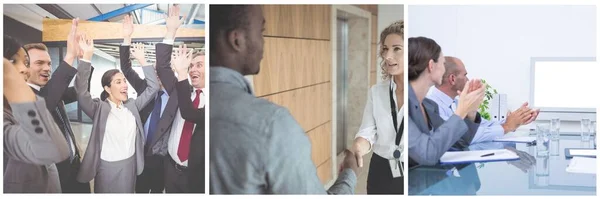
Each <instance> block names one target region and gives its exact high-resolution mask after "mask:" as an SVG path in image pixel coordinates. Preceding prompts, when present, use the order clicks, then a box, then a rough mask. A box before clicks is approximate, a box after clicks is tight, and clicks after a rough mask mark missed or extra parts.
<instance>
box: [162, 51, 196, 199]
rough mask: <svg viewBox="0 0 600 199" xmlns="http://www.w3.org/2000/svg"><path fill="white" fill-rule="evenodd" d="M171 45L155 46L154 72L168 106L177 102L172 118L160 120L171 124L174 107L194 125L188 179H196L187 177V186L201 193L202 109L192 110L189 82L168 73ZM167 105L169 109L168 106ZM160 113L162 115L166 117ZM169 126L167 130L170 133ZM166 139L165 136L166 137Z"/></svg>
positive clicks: (170, 71)
mask: <svg viewBox="0 0 600 199" xmlns="http://www.w3.org/2000/svg"><path fill="white" fill-rule="evenodd" d="M172 51H173V46H172V45H168V44H162V43H159V44H156V72H157V74H158V78H159V79H160V81H161V82H162V84H163V86H164V87H165V90H167V92H168V93H169V96H170V97H169V103H170V102H171V100H172V99H175V100H177V101H176V103H175V104H176V105H177V107H176V108H175V109H173V110H170V111H173V112H170V113H169V114H171V115H170V116H171V117H162V118H160V119H161V122H162V120H165V121H164V122H168V123H169V124H172V123H173V120H174V119H175V117H174V116H175V114H177V108H179V110H180V111H181V112H180V113H181V116H182V118H184V119H186V120H189V121H192V122H194V123H196V128H195V129H194V134H193V135H192V140H191V143H190V157H189V162H188V168H189V172H190V176H196V177H191V178H189V184H190V187H191V191H192V192H193V193H204V192H205V190H204V178H205V176H204V175H205V174H204V163H205V161H204V157H205V156H204V108H201V109H198V108H193V104H192V100H190V98H191V92H192V88H191V87H190V85H189V83H188V81H181V82H178V81H177V78H176V77H175V73H174V72H173V70H171V52H172ZM167 106H169V105H168V104H167ZM166 111H167V109H166V108H165V112H163V116H164V115H165V113H166ZM170 127H171V126H169V128H168V130H169V132H170V130H171V128H170ZM167 140H168V137H167Z"/></svg>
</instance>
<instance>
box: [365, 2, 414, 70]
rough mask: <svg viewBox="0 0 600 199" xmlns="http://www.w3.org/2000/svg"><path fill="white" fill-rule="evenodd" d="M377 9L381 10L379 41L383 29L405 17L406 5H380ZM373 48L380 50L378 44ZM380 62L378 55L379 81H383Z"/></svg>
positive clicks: (378, 21)
mask: <svg viewBox="0 0 600 199" xmlns="http://www.w3.org/2000/svg"><path fill="white" fill-rule="evenodd" d="M377 9H378V12H379V13H377V42H379V40H380V39H381V38H380V34H381V31H383V29H385V28H387V27H388V26H389V25H390V24H392V23H394V22H395V21H398V20H401V19H404V5H378V6H377ZM405 29H406V28H405ZM405 33H406V30H405ZM372 50H377V51H379V46H377V48H376V49H372ZM378 55H379V54H378ZM379 63H381V58H379V57H377V65H375V66H374V67H377V82H380V81H382V80H381V67H380V66H379Z"/></svg>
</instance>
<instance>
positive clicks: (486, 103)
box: [479, 79, 498, 120]
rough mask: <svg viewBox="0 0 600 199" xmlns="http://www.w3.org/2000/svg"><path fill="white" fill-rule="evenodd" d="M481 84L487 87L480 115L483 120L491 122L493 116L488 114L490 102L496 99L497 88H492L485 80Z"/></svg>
mask: <svg viewBox="0 0 600 199" xmlns="http://www.w3.org/2000/svg"><path fill="white" fill-rule="evenodd" d="M481 83H483V84H484V85H485V98H484V99H483V102H482V103H481V104H480V105H479V114H480V115H481V117H482V118H484V119H486V120H490V118H491V116H490V113H489V112H488V109H489V105H490V100H491V99H492V97H494V94H498V91H496V89H495V88H492V86H490V85H489V84H488V83H487V82H486V81H485V80H484V79H481Z"/></svg>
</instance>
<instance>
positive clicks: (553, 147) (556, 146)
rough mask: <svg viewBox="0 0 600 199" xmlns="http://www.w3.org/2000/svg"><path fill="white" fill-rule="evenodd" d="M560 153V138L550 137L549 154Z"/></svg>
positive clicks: (557, 154)
mask: <svg viewBox="0 0 600 199" xmlns="http://www.w3.org/2000/svg"><path fill="white" fill-rule="evenodd" d="M559 155H560V140H559V139H552V140H550V156H559Z"/></svg>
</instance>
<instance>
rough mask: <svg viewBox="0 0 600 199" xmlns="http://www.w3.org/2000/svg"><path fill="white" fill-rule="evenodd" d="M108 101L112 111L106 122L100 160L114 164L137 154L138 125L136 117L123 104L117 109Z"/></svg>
mask: <svg viewBox="0 0 600 199" xmlns="http://www.w3.org/2000/svg"><path fill="white" fill-rule="evenodd" d="M107 101H108V103H109V104H110V106H111V109H110V112H109V113H108V118H107V120H106V127H105V130H104V139H103V140H102V153H100V158H101V159H102V160H104V161H108V162H114V161H119V160H124V159H127V158H129V157H131V156H133V154H134V153H135V140H136V130H137V125H136V122H135V117H134V116H133V114H132V113H131V111H129V109H127V107H125V106H124V105H123V103H122V102H121V104H120V105H119V107H117V105H116V104H115V103H113V102H112V101H110V100H107Z"/></svg>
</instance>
